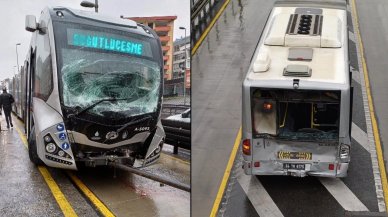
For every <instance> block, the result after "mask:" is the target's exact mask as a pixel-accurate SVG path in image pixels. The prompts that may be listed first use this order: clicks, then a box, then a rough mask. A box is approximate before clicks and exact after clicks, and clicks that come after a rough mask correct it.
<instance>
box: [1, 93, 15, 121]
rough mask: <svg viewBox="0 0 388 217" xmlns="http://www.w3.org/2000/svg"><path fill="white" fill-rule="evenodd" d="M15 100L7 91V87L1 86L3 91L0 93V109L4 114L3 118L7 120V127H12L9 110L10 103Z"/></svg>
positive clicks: (10, 107) (10, 109)
mask: <svg viewBox="0 0 388 217" xmlns="http://www.w3.org/2000/svg"><path fill="white" fill-rule="evenodd" d="M14 102H15V100H14V98H13V96H12V95H11V94H9V93H7V88H6V87H3V93H2V94H1V95H0V110H1V108H3V111H4V114H5V120H6V121H7V128H8V129H9V127H10V126H11V127H13V124H12V117H11V111H12V103H14Z"/></svg>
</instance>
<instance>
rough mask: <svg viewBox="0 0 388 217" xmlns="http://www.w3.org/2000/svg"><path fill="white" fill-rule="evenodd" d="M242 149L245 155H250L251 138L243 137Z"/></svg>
mask: <svg viewBox="0 0 388 217" xmlns="http://www.w3.org/2000/svg"><path fill="white" fill-rule="evenodd" d="M242 151H243V153H244V154H245V155H251V140H249V139H244V141H243V146H242Z"/></svg>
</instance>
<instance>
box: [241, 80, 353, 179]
mask: <svg viewBox="0 0 388 217" xmlns="http://www.w3.org/2000/svg"><path fill="white" fill-rule="evenodd" d="M245 93H246V95H249V100H250V102H249V103H244V105H245V106H247V107H248V108H244V111H249V112H245V114H243V118H244V119H245V120H244V124H243V141H242V151H243V156H244V166H243V167H244V171H245V173H246V174H252V175H292V176H299V177H304V176H306V175H311V176H324V177H344V176H346V174H347V169H348V164H349V160H350V157H349V153H350V139H349V121H350V118H349V113H350V107H349V94H347V93H348V91H346V90H345V91H341V90H297V89H268V88H257V87H250V88H249V87H247V88H246V90H245ZM244 99H248V97H246V98H244ZM345 115H347V117H346V118H344V117H345Z"/></svg>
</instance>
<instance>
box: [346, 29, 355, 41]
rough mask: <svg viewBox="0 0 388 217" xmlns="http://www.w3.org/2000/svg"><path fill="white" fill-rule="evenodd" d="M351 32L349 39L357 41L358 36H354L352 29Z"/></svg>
mask: <svg viewBox="0 0 388 217" xmlns="http://www.w3.org/2000/svg"><path fill="white" fill-rule="evenodd" d="M348 33H349V39H350V40H351V41H352V42H356V37H355V36H354V33H353V32H351V31H348Z"/></svg>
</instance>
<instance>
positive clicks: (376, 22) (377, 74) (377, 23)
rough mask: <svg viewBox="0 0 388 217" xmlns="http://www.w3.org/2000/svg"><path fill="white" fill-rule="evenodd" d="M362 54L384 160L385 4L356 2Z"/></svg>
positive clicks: (387, 152) (387, 108) (387, 142)
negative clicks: (362, 45)
mask: <svg viewBox="0 0 388 217" xmlns="http://www.w3.org/2000/svg"><path fill="white" fill-rule="evenodd" d="M356 6H357V12H358V16H359V24H360V32H361V37H362V41H363V44H364V55H365V59H366V62H367V65H368V72H369V79H370V87H371V92H372V93H371V94H372V97H373V104H374V108H375V115H376V119H377V122H378V125H379V130H380V137H381V143H382V146H383V150H384V158H385V159H387V157H388V147H387V146H388V134H387V133H384V132H387V131H388V116H387V115H386V114H387V112H388V98H387V97H386V93H388V85H387V83H388V74H387V73H386V70H387V68H388V62H387V60H386V54H387V50H388V19H386V14H387V13H388V2H387V1H384V0H375V1H360V0H356Z"/></svg>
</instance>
